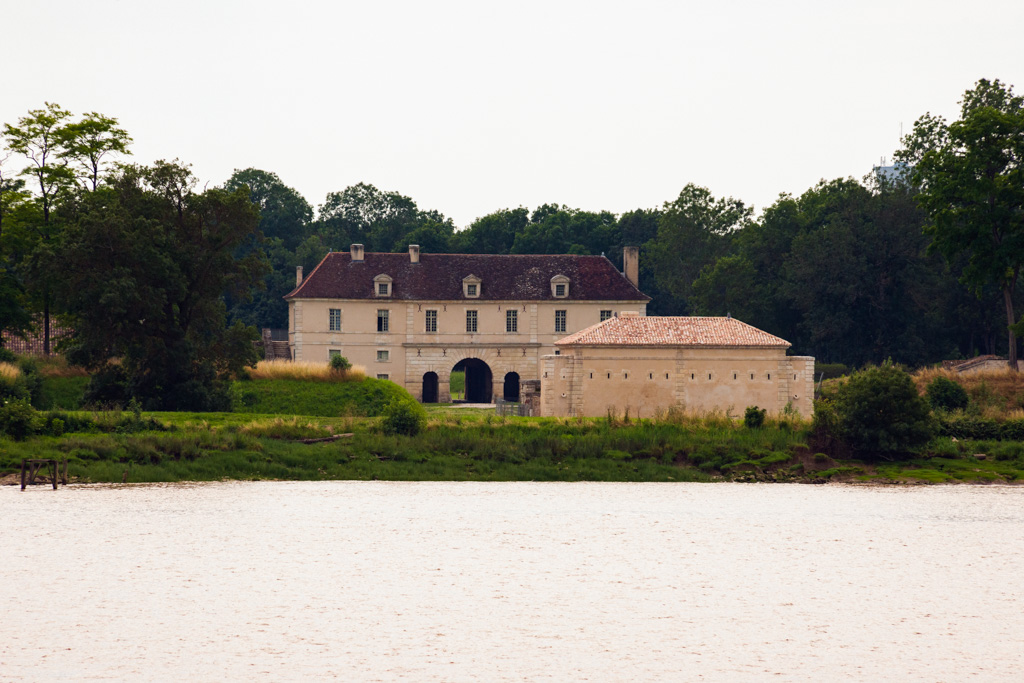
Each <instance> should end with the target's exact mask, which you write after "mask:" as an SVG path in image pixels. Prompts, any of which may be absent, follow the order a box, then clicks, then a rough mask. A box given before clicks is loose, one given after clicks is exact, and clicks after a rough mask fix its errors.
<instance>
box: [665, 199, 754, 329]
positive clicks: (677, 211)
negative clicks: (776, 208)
mask: <svg viewBox="0 0 1024 683" xmlns="http://www.w3.org/2000/svg"><path fill="white" fill-rule="evenodd" d="M752 213H753V210H752V209H751V208H750V207H748V206H745V205H744V204H743V202H741V201H739V200H737V199H733V198H732V197H729V198H723V199H715V197H713V196H712V195H711V192H710V191H709V190H708V189H707V188H704V187H699V186H697V185H694V184H692V183H690V184H688V185H687V186H686V187H684V188H683V190H682V192H680V193H679V196H678V197H677V198H676V199H675V200H674V201H671V202H665V206H664V208H663V209H662V212H661V217H660V220H659V222H658V236H657V238H656V240H655V241H654V242H653V243H652V244H650V246H649V248H648V249H647V251H648V253H650V255H651V258H653V259H654V264H655V268H656V269H657V276H656V277H657V281H658V286H659V287H660V288H661V289H662V290H663V291H665V292H667V293H668V294H669V295H671V296H672V297H674V298H675V299H677V300H678V301H679V302H680V304H682V305H683V306H684V307H685V308H686V309H688V308H689V306H690V303H689V299H690V296H691V293H692V287H693V282H694V281H695V280H696V279H697V277H698V276H699V275H700V272H701V270H703V268H704V267H705V266H707V265H709V264H712V263H714V262H715V261H716V260H717V259H718V258H720V257H721V256H724V255H725V254H727V253H728V252H729V249H730V246H731V243H732V240H733V239H734V237H735V234H736V232H737V231H739V230H741V229H742V228H744V227H746V226H747V225H749V223H750V218H751V214H752Z"/></svg>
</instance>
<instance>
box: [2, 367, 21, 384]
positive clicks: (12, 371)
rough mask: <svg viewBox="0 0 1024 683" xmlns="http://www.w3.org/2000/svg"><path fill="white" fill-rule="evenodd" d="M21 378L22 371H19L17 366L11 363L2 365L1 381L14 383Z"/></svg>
mask: <svg viewBox="0 0 1024 683" xmlns="http://www.w3.org/2000/svg"><path fill="white" fill-rule="evenodd" d="M19 377H21V370H19V369H18V366H17V365H12V364H10V363H0V379H5V380H7V381H8V382H13V381H14V380H16V379H18V378H19Z"/></svg>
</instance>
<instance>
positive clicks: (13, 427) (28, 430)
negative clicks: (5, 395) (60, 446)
mask: <svg viewBox="0 0 1024 683" xmlns="http://www.w3.org/2000/svg"><path fill="white" fill-rule="evenodd" d="M42 427H43V420H42V418H41V417H40V416H39V413H38V412H37V411H36V409H35V408H33V407H32V405H31V404H30V403H29V402H28V399H27V398H19V399H6V400H5V401H4V402H3V404H2V405H0V434H7V435H8V436H10V437H11V438H13V439H14V440H15V441H21V440H22V439H24V438H26V437H28V436H31V435H33V434H37V433H38V432H39V430H40V429H42Z"/></svg>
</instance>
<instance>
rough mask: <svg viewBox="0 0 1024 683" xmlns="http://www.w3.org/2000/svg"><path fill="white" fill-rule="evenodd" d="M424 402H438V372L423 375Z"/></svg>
mask: <svg viewBox="0 0 1024 683" xmlns="http://www.w3.org/2000/svg"><path fill="white" fill-rule="evenodd" d="M422 396H423V398H422V399H420V400H421V401H422V402H423V403H437V373H436V372H428V373H426V374H425V375H423V393H422Z"/></svg>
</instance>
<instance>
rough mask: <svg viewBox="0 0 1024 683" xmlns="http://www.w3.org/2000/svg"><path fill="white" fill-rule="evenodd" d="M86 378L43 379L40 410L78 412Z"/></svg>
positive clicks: (87, 380)
mask: <svg viewBox="0 0 1024 683" xmlns="http://www.w3.org/2000/svg"><path fill="white" fill-rule="evenodd" d="M88 383H89V378H88V377H52V376H51V377H47V376H44V377H43V392H42V401H41V406H40V407H41V408H43V409H44V410H78V409H79V408H81V407H82V394H83V392H85V385H87V384H88Z"/></svg>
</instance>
